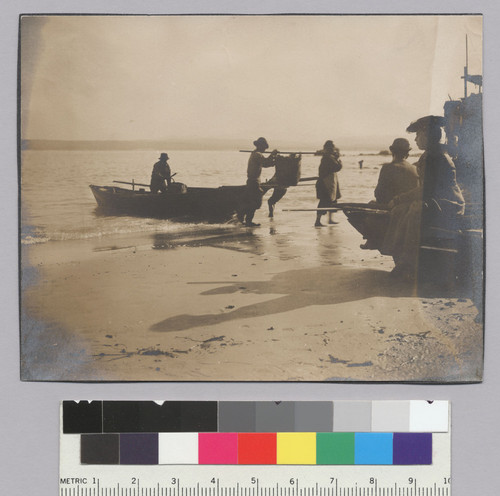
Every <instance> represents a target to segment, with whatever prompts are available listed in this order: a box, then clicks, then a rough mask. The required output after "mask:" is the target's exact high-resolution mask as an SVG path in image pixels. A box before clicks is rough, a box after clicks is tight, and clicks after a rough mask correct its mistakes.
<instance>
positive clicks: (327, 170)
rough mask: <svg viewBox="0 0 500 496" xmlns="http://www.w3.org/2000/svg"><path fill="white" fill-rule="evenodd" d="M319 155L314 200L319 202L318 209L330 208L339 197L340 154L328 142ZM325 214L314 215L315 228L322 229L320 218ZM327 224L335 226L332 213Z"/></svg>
mask: <svg viewBox="0 0 500 496" xmlns="http://www.w3.org/2000/svg"><path fill="white" fill-rule="evenodd" d="M317 153H318V154H320V155H321V161H320V164H319V169H318V180H317V181H316V198H317V199H318V200H319V203H318V208H331V207H333V206H334V205H335V203H336V202H337V200H338V199H339V198H340V197H341V194H340V186H339V181H338V177H337V172H339V171H340V170H341V169H342V162H341V160H340V158H339V157H340V152H339V150H338V148H336V147H335V145H334V144H333V141H331V140H328V141H326V142H325V144H324V146H323V150H321V151H319V152H317ZM324 214H325V212H322V211H318V213H317V214H316V222H315V224H314V225H315V226H316V227H322V226H323V224H321V217H322V216H323V215H324ZM328 217H329V223H330V224H336V222H334V221H333V218H332V212H328Z"/></svg>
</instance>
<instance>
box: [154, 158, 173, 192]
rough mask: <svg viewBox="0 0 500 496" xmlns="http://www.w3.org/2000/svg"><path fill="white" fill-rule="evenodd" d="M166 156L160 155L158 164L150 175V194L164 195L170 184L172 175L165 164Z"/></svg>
mask: <svg viewBox="0 0 500 496" xmlns="http://www.w3.org/2000/svg"><path fill="white" fill-rule="evenodd" d="M167 160H168V154H167V153H162V154H160V158H159V160H158V162H156V164H155V165H154V166H153V172H152V173H151V183H150V186H149V187H150V189H151V193H154V194H156V193H158V191H159V192H160V193H166V191H167V186H170V184H171V183H172V175H171V174H172V173H171V171H170V166H169V165H168V163H167Z"/></svg>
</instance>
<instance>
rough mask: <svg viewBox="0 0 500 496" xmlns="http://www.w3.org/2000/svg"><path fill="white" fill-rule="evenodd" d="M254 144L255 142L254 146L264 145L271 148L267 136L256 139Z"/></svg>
mask: <svg viewBox="0 0 500 496" xmlns="http://www.w3.org/2000/svg"><path fill="white" fill-rule="evenodd" d="M253 144H254V146H258V145H264V146H265V147H266V148H269V144H268V143H267V140H266V138H262V137H260V138H259V139H256V140H255V141H254V142H253Z"/></svg>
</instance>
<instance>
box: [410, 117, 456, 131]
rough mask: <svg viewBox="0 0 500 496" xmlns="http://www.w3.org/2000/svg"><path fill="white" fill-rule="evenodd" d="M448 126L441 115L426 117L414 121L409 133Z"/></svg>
mask: <svg viewBox="0 0 500 496" xmlns="http://www.w3.org/2000/svg"><path fill="white" fill-rule="evenodd" d="M445 124H446V119H445V118H444V117H441V116H440V115H426V116H425V117H420V119H417V120H416V121H413V122H412V123H411V124H410V125H409V126H408V127H407V128H406V131H407V132H408V133H416V132H417V131H422V130H425V129H432V128H440V127H443V126H444V125H445Z"/></svg>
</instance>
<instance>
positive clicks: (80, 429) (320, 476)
mask: <svg viewBox="0 0 500 496" xmlns="http://www.w3.org/2000/svg"><path fill="white" fill-rule="evenodd" d="M450 482H451V481H450V406H449V403H448V402H447V401H432V402H431V401H420V400H415V401H319V402H318V401H283V402H272V401H256V402H250V401H241V402H235V401H90V402H89V401H64V402H63V403H62V407H61V442H60V496H108V495H109V496H351V495H352V496H358V495H359V496H379V495H380V496H417V495H419V496H420V495H422V496H449V495H450V494H451V489H450Z"/></svg>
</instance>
